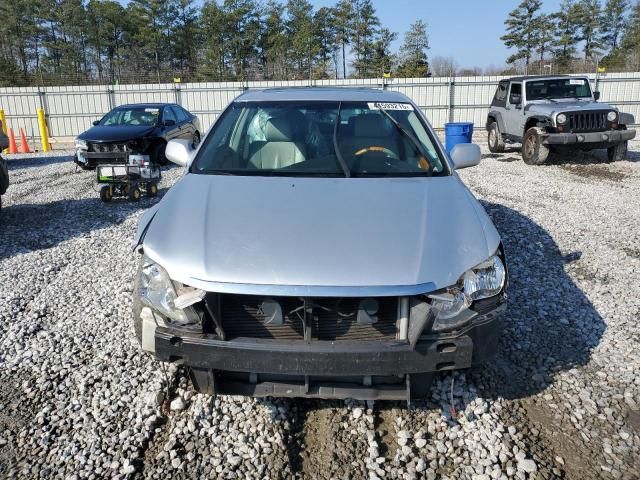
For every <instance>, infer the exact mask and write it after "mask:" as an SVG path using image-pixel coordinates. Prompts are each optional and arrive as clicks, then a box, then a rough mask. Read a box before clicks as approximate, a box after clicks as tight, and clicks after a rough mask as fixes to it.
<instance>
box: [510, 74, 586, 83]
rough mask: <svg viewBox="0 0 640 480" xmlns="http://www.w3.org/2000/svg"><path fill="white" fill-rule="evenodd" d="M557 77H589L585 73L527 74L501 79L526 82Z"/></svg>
mask: <svg viewBox="0 0 640 480" xmlns="http://www.w3.org/2000/svg"><path fill="white" fill-rule="evenodd" d="M556 78H587V77H586V76H584V75H582V76H581V75H525V76H520V77H509V78H505V79H502V80H500V81H501V82H507V81H508V82H524V81H527V80H543V79H549V80H553V79H556Z"/></svg>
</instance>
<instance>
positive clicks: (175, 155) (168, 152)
mask: <svg viewBox="0 0 640 480" xmlns="http://www.w3.org/2000/svg"><path fill="white" fill-rule="evenodd" d="M191 145H192V144H191V141H190V140H185V139H182V138H181V139H175V140H170V141H169V143H167V147H166V149H165V151H164V156H165V157H167V160H169V161H170V162H173V163H175V164H176V165H180V166H181V167H186V166H187V165H189V162H190V161H191V158H192V157H193V153H194V151H195V150H193V149H192V148H191Z"/></svg>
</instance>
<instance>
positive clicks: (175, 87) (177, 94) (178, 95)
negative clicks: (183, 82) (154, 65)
mask: <svg viewBox="0 0 640 480" xmlns="http://www.w3.org/2000/svg"><path fill="white" fill-rule="evenodd" d="M173 94H174V97H175V101H176V103H177V104H178V105H182V101H181V99H182V90H181V89H180V86H179V85H178V83H174V84H173Z"/></svg>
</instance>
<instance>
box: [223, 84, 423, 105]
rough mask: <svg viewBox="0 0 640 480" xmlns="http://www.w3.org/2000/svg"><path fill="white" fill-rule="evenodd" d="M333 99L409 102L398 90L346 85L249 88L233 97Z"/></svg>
mask: <svg viewBox="0 0 640 480" xmlns="http://www.w3.org/2000/svg"><path fill="white" fill-rule="evenodd" d="M318 100H320V101H334V102H342V101H344V102H349V101H351V102H402V103H407V102H410V101H411V100H409V98H407V97H406V96H405V95H403V94H401V93H399V92H393V91H388V90H380V89H375V88H348V87H343V88H340V87H289V88H265V89H261V90H249V91H247V92H245V93H243V94H242V95H240V96H239V97H237V98H236V99H235V101H236V102H269V101H280V102H284V101H318Z"/></svg>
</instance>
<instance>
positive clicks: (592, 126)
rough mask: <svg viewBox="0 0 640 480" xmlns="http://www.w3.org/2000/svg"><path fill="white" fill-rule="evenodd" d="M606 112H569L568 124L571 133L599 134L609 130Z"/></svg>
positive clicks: (567, 114)
mask: <svg viewBox="0 0 640 480" xmlns="http://www.w3.org/2000/svg"><path fill="white" fill-rule="evenodd" d="M607 113H608V112H606V111H595V112H568V113H566V114H565V115H566V116H567V122H568V125H569V130H570V131H571V132H599V131H604V130H606V129H607Z"/></svg>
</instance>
